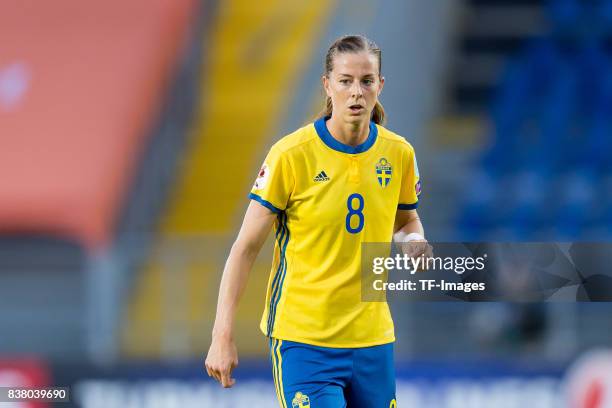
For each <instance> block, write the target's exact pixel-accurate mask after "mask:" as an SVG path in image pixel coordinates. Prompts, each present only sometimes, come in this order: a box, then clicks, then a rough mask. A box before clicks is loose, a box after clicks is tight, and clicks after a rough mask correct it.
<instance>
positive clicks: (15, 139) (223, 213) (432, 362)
mask: <svg viewBox="0 0 612 408" xmlns="http://www.w3.org/2000/svg"><path fill="white" fill-rule="evenodd" d="M347 33H363V34H366V35H367V36H369V37H371V38H373V39H374V40H375V41H376V42H377V43H378V44H379V45H380V46H381V47H382V49H383V74H384V76H385V77H386V79H387V84H386V87H385V90H384V92H383V96H382V101H383V104H384V105H385V107H386V110H387V113H388V115H389V123H388V126H389V127H390V128H391V129H393V130H395V131H396V132H398V133H400V134H402V135H404V136H406V137H407V138H408V140H409V141H410V142H411V143H412V144H413V145H414V146H415V149H416V152H417V156H418V159H419V165H420V168H421V174H422V177H423V185H424V194H423V197H422V205H421V207H420V209H419V213H420V215H421V217H422V219H423V222H424V225H425V228H426V231H427V235H428V238H429V240H430V241H438V242H444V241H490V242H499V241H598V242H604V241H610V240H611V239H612V138H611V135H612V69H611V67H612V65H611V64H612V1H611V0H592V1H580V0H547V1H545V0H514V1H512V0H464V1H459V0H436V1H427V0H410V1H405V0H379V1H372V0H350V1H349V0H310V1H301V0H284V1H281V0H262V1H258V2H253V1H248V0H217V1H215V0H122V1H118V0H106V1H87V2H83V1H78V0H54V1H48V2H44V1H35V0H21V1H11V0H0V385H5V386H8V385H22V386H26V385H30V386H34V385H38V386H45V385H46V386H50V385H56V386H60V385H61V386H70V387H71V388H72V391H73V395H72V401H73V402H72V403H71V404H68V405H67V404H58V405H57V406H75V407H84V408H92V407H105V408H112V407H130V408H132V407H133V408H136V407H160V408H165V407H196V406H197V407H234V406H243V405H244V406H247V405H248V406H251V407H273V406H276V402H275V396H274V390H273V385H272V381H271V375H270V365H269V362H268V360H267V358H268V357H267V344H266V340H265V338H264V337H263V336H262V335H261V334H260V333H259V331H258V327H257V326H258V322H259V318H260V313H261V311H262V308H263V300H264V294H265V284H266V282H267V277H268V273H269V272H268V271H269V265H270V262H271V245H270V243H268V245H267V247H266V248H264V250H263V251H262V253H261V255H260V257H259V259H258V261H257V264H256V266H255V268H254V270H253V272H252V274H251V278H250V281H249V285H248V289H247V292H246V294H245V296H244V299H243V301H242V303H241V307H240V310H239V314H238V317H237V321H236V341H237V344H238V348H239V352H240V358H241V365H240V367H239V368H238V369H237V371H236V377H237V379H238V384H237V386H236V387H235V388H234V389H232V390H231V391H228V390H222V389H221V388H220V387H218V386H216V385H215V384H214V383H213V382H212V381H210V380H209V379H208V377H206V375H205V373H204V371H203V370H202V368H201V367H202V362H203V359H204V356H205V353H206V351H207V348H208V345H209V340H210V330H211V328H212V322H213V317H214V307H215V302H216V295H217V289H218V284H219V280H220V275H221V271H222V267H223V263H224V261H225V257H226V256H227V253H228V250H229V247H230V245H231V243H232V240H233V238H234V237H235V234H236V232H237V229H238V227H239V223H240V221H241V216H242V214H243V211H244V209H245V208H246V205H247V198H246V195H247V193H248V190H249V188H250V186H251V183H252V182H253V180H254V177H255V174H256V172H257V169H258V168H259V165H260V164H261V161H262V159H263V157H264V155H265V153H266V151H267V149H268V148H269V146H270V145H271V144H272V143H273V142H274V141H275V140H277V139H278V138H280V137H281V136H282V135H284V134H286V133H288V132H289V131H291V130H293V129H295V128H296V127H298V126H300V125H302V124H304V123H306V122H307V121H309V120H311V119H312V118H313V116H314V115H315V114H316V112H318V111H319V109H320V107H321V106H322V100H323V98H322V91H321V89H320V86H319V77H320V75H321V72H322V64H323V62H322V61H323V56H324V53H325V51H326V49H327V47H328V45H329V44H330V43H331V41H332V40H333V39H335V38H336V37H338V36H340V35H343V34H347ZM611 268H612V267H611ZM392 308H393V309H394V316H395V321H396V330H397V337H398V341H397V343H396V354H397V365H398V401H399V404H400V406H402V407H452V408H459V407H505V408H511V407H525V406H529V407H559V406H565V405H566V404H567V406H572V407H585V408H603V407H612V378H611V377H612V358H611V357H610V355H609V353H608V352H606V351H602V350H605V348H606V347H611V346H612V305H611V304H610V303H544V304H523V305H518V304H504V303H484V304H483V303H481V304H478V303H470V304H459V303H452V304H447V303H437V304H434V303H419V304H407V303H402V302H401V301H396V302H394V303H393V304H392ZM597 350H599V351H597ZM585 353H587V354H586V355H585ZM589 353H590V354H589ZM593 353H594V354H593ZM589 355H590V357H589ZM581 356H586V357H582V358H581ZM576 361H578V363H576ZM576 364H578V365H576ZM572 367H573V368H572ZM567 395H570V397H567ZM568 398H570V399H572V401H573V402H572V403H569V402H568ZM0 406H7V407H8V406H12V407H17V406H18V407H44V406H50V405H45V404H42V403H41V404H33V403H32V404H26V403H24V404H13V405H9V404H6V403H5V404H3V403H1V402H0Z"/></svg>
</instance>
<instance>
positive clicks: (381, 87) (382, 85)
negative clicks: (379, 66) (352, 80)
mask: <svg viewBox="0 0 612 408" xmlns="http://www.w3.org/2000/svg"><path fill="white" fill-rule="evenodd" d="M384 86H385V77H384V76H381V77H380V85H378V95H380V93H381V92H382V90H383V87H384Z"/></svg>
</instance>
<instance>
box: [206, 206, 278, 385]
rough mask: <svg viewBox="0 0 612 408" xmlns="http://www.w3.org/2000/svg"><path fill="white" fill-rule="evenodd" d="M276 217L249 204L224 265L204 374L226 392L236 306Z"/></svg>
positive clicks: (233, 358) (235, 360) (233, 352)
mask: <svg viewBox="0 0 612 408" xmlns="http://www.w3.org/2000/svg"><path fill="white" fill-rule="evenodd" d="M275 218H276V215H275V214H274V213H273V212H272V211H270V210H269V209H268V208H266V207H264V206H263V205H261V204H259V203H257V202H255V201H251V202H250V204H249V207H248V208H247V211H246V214H245V216H244V220H243V222H242V227H241V228H240V232H239V233H238V237H237V238H236V241H235V242H234V244H233V245H232V249H231V251H230V254H229V257H228V258H227V262H226V263H225V268H224V270H223V277H222V278H221V286H220V288H219V298H218V300H217V314H216V317H215V324H214V327H213V332H212V342H211V345H210V348H209V350H208V356H207V357H206V362H205V367H206V372H207V373H208V375H209V376H210V377H214V378H215V379H216V380H217V381H219V382H220V383H221V385H223V387H225V388H228V387H231V386H232V385H234V383H235V380H234V379H233V378H231V374H232V370H233V369H234V368H235V367H236V366H237V365H238V352H237V350H236V345H235V344H234V339H233V323H234V316H235V312H236V308H237V307H238V302H239V301H240V298H241V296H242V293H243V292H244V288H245V286H246V283H247V279H248V276H249V272H250V271H251V268H252V267H253V262H254V261H255V258H257V254H258V253H259V251H260V250H261V247H262V246H263V244H264V242H265V241H266V238H267V236H268V233H269V232H270V230H271V229H272V224H273V223H274V219H275Z"/></svg>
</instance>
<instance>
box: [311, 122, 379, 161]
mask: <svg viewBox="0 0 612 408" xmlns="http://www.w3.org/2000/svg"><path fill="white" fill-rule="evenodd" d="M329 118H330V117H329V116H325V117H323V118H320V119H318V120H317V121H315V123H314V127H315V129H316V131H317V134H318V135H319V137H320V138H321V140H322V141H323V143H325V144H326V145H327V147H329V148H332V149H334V150H337V151H339V152H342V153H349V154H357V153H363V152H365V151H367V150H368V149H369V148H370V147H372V145H374V142H376V137H377V136H378V128H377V127H376V124H375V123H374V122H372V121H370V134H369V135H368V138H367V139H366V141H365V142H363V143H362V144H360V145H357V146H349V145H347V144H344V143H342V142H340V141H338V140H336V139H334V137H333V136H332V135H331V133H329V130H328V129H327V125H326V124H325V122H326V121H327V120H328V119H329Z"/></svg>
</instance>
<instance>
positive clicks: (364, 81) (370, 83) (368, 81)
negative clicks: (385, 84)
mask: <svg viewBox="0 0 612 408" xmlns="http://www.w3.org/2000/svg"><path fill="white" fill-rule="evenodd" d="M362 82H363V83H364V84H365V85H372V84H373V83H374V80H373V79H364V80H363V81H362Z"/></svg>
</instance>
